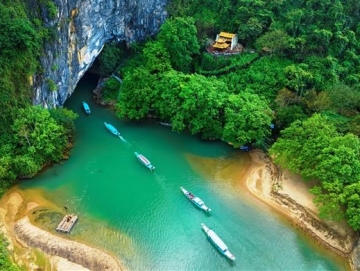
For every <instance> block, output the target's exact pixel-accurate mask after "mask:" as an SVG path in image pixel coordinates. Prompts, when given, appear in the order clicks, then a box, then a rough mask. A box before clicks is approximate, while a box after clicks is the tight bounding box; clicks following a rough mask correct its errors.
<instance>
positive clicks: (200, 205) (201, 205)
mask: <svg viewBox="0 0 360 271" xmlns="http://www.w3.org/2000/svg"><path fill="white" fill-rule="evenodd" d="M180 189H181V191H182V192H183V193H184V195H185V197H187V198H188V199H189V200H190V201H191V202H192V203H194V204H195V206H197V207H198V208H200V209H202V210H204V211H205V212H210V211H211V209H210V208H209V207H207V206H206V205H205V203H204V202H203V201H202V200H201V199H200V198H199V197H197V196H195V195H194V194H193V193H191V192H190V191H187V190H186V189H185V188H184V187H180Z"/></svg>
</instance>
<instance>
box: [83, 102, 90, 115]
mask: <svg viewBox="0 0 360 271" xmlns="http://www.w3.org/2000/svg"><path fill="white" fill-rule="evenodd" d="M83 108H84V110H85V112H86V114H88V115H90V113H91V110H90V106H89V105H88V104H87V102H83Z"/></svg>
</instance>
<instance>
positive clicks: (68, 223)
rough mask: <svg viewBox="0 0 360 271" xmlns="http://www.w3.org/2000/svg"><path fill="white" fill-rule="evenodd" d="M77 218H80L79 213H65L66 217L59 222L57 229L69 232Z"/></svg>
mask: <svg viewBox="0 0 360 271" xmlns="http://www.w3.org/2000/svg"><path fill="white" fill-rule="evenodd" d="M77 220H78V216H77V215H74V214H70V215H65V216H64V218H63V219H62V220H61V222H60V223H59V225H58V226H57V227H56V230H57V231H60V232H63V233H69V232H70V231H71V229H72V228H73V227H74V225H75V223H76V221H77Z"/></svg>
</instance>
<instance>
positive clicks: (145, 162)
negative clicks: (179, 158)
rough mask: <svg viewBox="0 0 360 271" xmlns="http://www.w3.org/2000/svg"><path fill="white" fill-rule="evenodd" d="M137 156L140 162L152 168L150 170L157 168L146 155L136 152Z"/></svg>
mask: <svg viewBox="0 0 360 271" xmlns="http://www.w3.org/2000/svg"><path fill="white" fill-rule="evenodd" d="M135 156H136V158H137V159H138V160H139V161H140V163H141V164H143V165H144V166H146V167H147V168H148V169H150V171H154V170H155V167H154V166H153V165H152V164H151V163H150V161H149V160H148V159H147V158H146V157H145V156H144V155H142V154H139V153H137V152H135Z"/></svg>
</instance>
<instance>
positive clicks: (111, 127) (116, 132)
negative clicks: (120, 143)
mask: <svg viewBox="0 0 360 271" xmlns="http://www.w3.org/2000/svg"><path fill="white" fill-rule="evenodd" d="M104 125H105V127H106V128H107V129H108V130H109V131H110V132H111V133H113V134H114V135H116V136H120V132H119V131H118V130H116V128H115V127H114V126H112V125H111V124H109V123H107V122H104Z"/></svg>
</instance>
